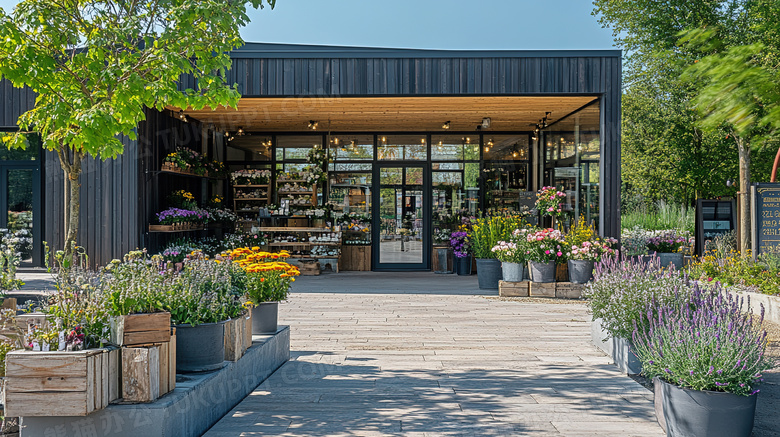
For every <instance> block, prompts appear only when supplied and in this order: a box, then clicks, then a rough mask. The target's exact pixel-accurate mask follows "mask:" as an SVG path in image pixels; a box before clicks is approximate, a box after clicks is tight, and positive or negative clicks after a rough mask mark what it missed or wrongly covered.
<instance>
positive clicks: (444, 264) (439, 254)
mask: <svg viewBox="0 0 780 437" xmlns="http://www.w3.org/2000/svg"><path fill="white" fill-rule="evenodd" d="M433 251H434V252H435V255H436V256H435V257H434V259H435V261H436V262H435V263H434V265H433V272H434V273H440V274H449V273H452V249H450V248H449V247H446V246H445V247H434V248H433Z"/></svg>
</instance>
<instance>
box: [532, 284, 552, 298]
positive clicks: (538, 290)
mask: <svg viewBox="0 0 780 437" xmlns="http://www.w3.org/2000/svg"><path fill="white" fill-rule="evenodd" d="M528 294H529V295H530V296H531V297H555V282H529V283H528Z"/></svg>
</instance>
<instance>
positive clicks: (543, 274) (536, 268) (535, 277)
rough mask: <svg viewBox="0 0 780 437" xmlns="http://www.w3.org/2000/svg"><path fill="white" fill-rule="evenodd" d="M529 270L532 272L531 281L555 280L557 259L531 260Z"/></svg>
mask: <svg viewBox="0 0 780 437" xmlns="http://www.w3.org/2000/svg"><path fill="white" fill-rule="evenodd" d="M528 270H529V271H530V272H531V282H555V261H548V262H545V263H540V262H536V261H529V262H528Z"/></svg>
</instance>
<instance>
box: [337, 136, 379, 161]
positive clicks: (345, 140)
mask: <svg viewBox="0 0 780 437" xmlns="http://www.w3.org/2000/svg"><path fill="white" fill-rule="evenodd" d="M329 149H330V159H331V160H332V161H333V162H343V161H372V160H373V159H374V136H373V135H333V136H332V137H331V138H330V145H329Z"/></svg>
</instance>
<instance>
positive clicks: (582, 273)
mask: <svg viewBox="0 0 780 437" xmlns="http://www.w3.org/2000/svg"><path fill="white" fill-rule="evenodd" d="M591 279H593V261H585V260H581V259H570V260H569V282H571V283H574V284H585V283H588V282H590V280H591Z"/></svg>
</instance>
